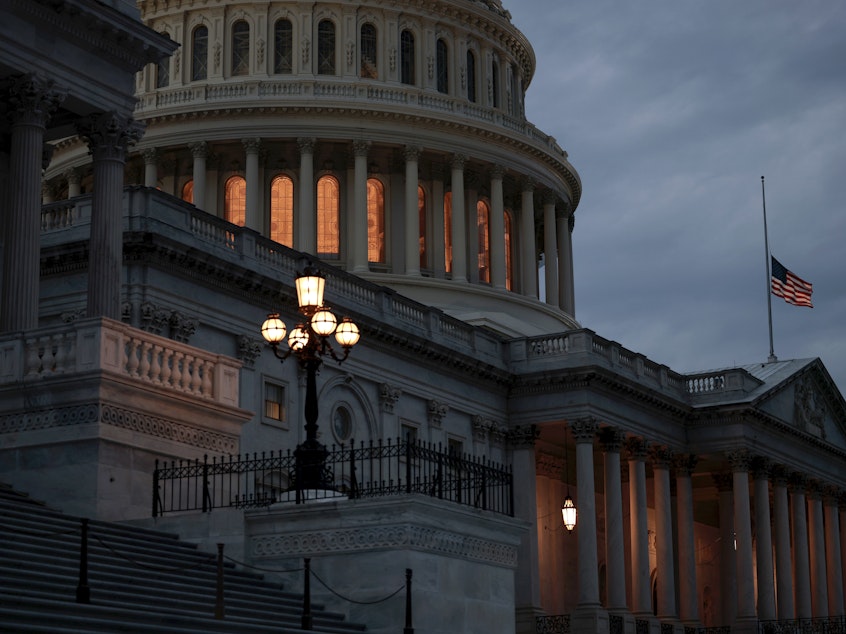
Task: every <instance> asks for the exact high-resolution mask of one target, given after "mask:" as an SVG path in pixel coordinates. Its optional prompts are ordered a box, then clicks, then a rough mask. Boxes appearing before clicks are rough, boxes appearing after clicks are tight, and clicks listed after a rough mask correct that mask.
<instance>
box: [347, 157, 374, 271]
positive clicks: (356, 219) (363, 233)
mask: <svg viewBox="0 0 846 634" xmlns="http://www.w3.org/2000/svg"><path fill="white" fill-rule="evenodd" d="M352 149H353V158H354V161H355V164H354V172H353V202H352V205H351V207H350V247H351V248H350V262H351V264H352V272H353V273H364V272H366V271H367V270H368V269H369V267H368V261H369V260H370V255H369V253H368V244H369V240H370V237H369V236H368V234H367V229H368V226H369V218H368V217H367V154H368V153H369V152H370V142H369V141H353V144H352Z"/></svg>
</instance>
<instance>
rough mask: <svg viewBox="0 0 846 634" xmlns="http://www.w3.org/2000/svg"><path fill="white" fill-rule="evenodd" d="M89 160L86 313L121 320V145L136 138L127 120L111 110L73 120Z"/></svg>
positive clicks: (135, 130)
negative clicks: (90, 189)
mask: <svg viewBox="0 0 846 634" xmlns="http://www.w3.org/2000/svg"><path fill="white" fill-rule="evenodd" d="M77 131H78V133H79V135H80V136H82V137H83V138H85V140H86V141H87V143H88V145H89V147H90V148H91V154H92V156H93V158H94V194H93V197H92V201H91V240H90V246H89V257H88V307H87V316H88V317H108V318H110V319H115V320H118V321H119V320H120V318H121V300H120V293H121V281H122V280H121V273H122V265H123V262H122V260H123V166H124V162H125V160H126V148H127V146H128V145H129V144H130V143H134V142H135V141H136V140H138V139H139V138H140V137H141V134H142V128H141V127H140V126H139V125H138V124H137V123H135V122H134V121H132V120H131V119H124V118H121V117H117V116H115V115H114V114H111V113H105V114H100V115H92V116H91V117H89V118H88V119H87V120H84V121H82V122H80V123H78V124H77Z"/></svg>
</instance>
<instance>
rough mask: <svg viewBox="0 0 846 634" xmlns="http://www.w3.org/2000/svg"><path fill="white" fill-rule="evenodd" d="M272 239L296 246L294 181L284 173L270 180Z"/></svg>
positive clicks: (289, 245)
mask: <svg viewBox="0 0 846 634" xmlns="http://www.w3.org/2000/svg"><path fill="white" fill-rule="evenodd" d="M270 239H271V240H274V241H276V242H278V243H279V244H284V245H285V246H286V247H293V246H294V181H293V180H291V177H290V176H285V175H284V174H281V175H279V176H276V177H275V178H274V179H273V180H272V181H271V182H270Z"/></svg>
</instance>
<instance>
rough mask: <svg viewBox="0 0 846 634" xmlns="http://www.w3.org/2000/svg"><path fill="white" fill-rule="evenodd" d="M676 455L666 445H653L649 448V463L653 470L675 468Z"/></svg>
mask: <svg viewBox="0 0 846 634" xmlns="http://www.w3.org/2000/svg"><path fill="white" fill-rule="evenodd" d="M674 458H675V454H674V453H673V450H672V449H670V448H669V447H666V446H664V445H653V446H652V447H650V448H649V461H650V462H651V463H652V468H653V469H670V468H671V467H672V466H673V459H674Z"/></svg>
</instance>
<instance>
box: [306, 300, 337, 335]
mask: <svg viewBox="0 0 846 634" xmlns="http://www.w3.org/2000/svg"><path fill="white" fill-rule="evenodd" d="M337 325H338V318H337V317H335V315H333V314H332V311H330V310H329V309H328V308H326V307H325V306H322V307H320V308H318V309H317V312H316V313H314V315H312V316H311V329H312V330H313V331H314V332H315V333H317V334H318V335H320V336H321V337H328V336H329V335H331V334H332V333H333V332H335V327H336V326H337Z"/></svg>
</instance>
